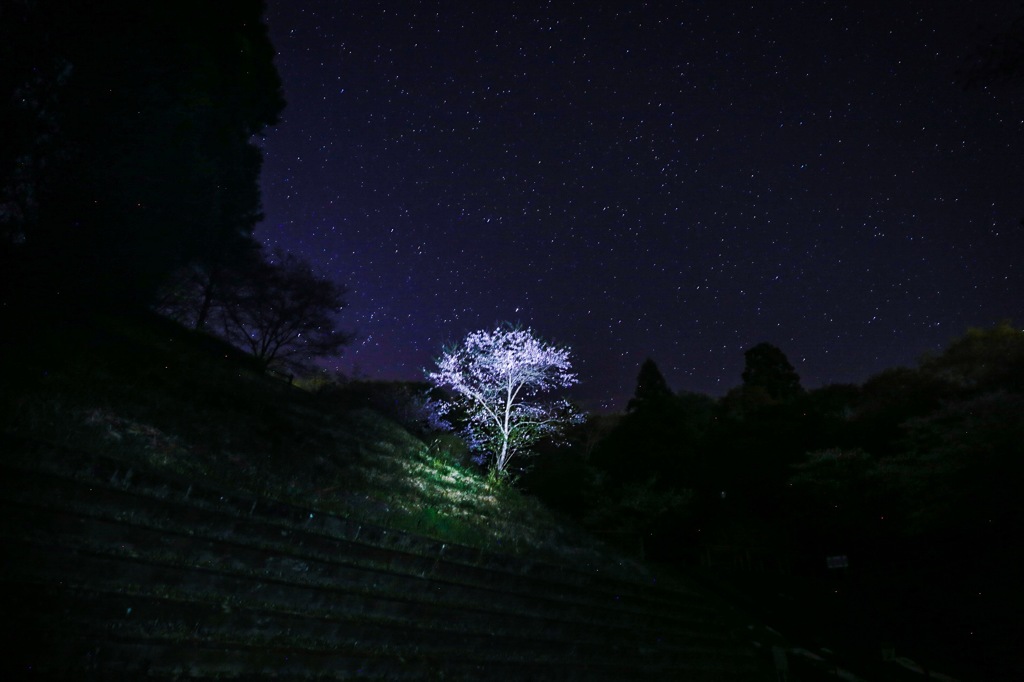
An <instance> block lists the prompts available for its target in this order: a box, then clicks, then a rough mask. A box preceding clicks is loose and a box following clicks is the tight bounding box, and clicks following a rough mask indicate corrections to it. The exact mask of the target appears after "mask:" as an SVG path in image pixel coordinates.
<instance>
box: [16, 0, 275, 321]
mask: <svg viewBox="0 0 1024 682" xmlns="http://www.w3.org/2000/svg"><path fill="white" fill-rule="evenodd" d="M262 14H263V3H262V2H260V1H259V0H228V1H224V2H199V1H197V0H190V1H183V2H173V3H170V2H127V1H125V0H114V1H111V2H103V3H98V4H97V3H81V2H73V1H71V0H35V1H31V0H21V1H18V0H14V1H13V2H10V3H5V11H4V16H3V18H2V20H0V45H4V46H5V47H4V48H3V49H4V52H3V54H2V57H3V66H2V68H0V71H2V75H0V86H2V88H3V92H2V93H0V95H2V99H0V123H2V124H3V125H4V126H5V129H4V133H5V137H7V138H8V139H12V140H13V142H14V144H13V145H12V148H11V149H10V150H9V151H7V150H5V152H3V153H0V227H2V229H0V236H2V237H3V244H2V247H3V255H4V256H6V258H5V260H6V261H7V263H5V265H7V264H10V265H11V267H14V266H15V265H17V266H19V267H18V272H17V273H16V274H15V276H16V277H18V278H19V279H20V280H21V281H20V282H19V281H16V282H15V284H19V285H21V288H23V289H28V288H35V289H36V290H37V293H38V294H39V295H41V296H50V297H54V296H61V297H67V296H72V295H73V296H74V298H75V299H76V301H78V302H79V303H81V302H83V301H90V300H101V299H104V298H110V299H115V300H125V299H129V300H132V301H133V302H136V303H138V302H144V301H145V300H146V299H148V297H149V296H150V295H151V294H152V293H153V291H154V290H155V289H156V287H157V286H159V285H160V283H161V282H162V280H163V279H164V278H165V277H166V276H167V275H168V274H169V273H170V272H171V271H173V270H174V269H176V268H177V267H180V266H181V265H183V264H185V263H194V262H199V263H205V264H215V263H217V262H218V261H219V260H220V259H221V258H222V257H223V256H224V254H226V253H228V252H230V251H231V250H232V249H235V248H237V247H238V246H239V245H240V244H242V243H244V242H245V241H246V240H247V239H249V237H250V235H251V232H252V229H253V226H254V225H255V223H256V221H257V220H258V219H259V218H260V198H259V188H258V184H257V181H258V176H259V171H260V165H261V155H260V152H259V150H258V148H257V147H256V146H255V145H254V144H253V141H252V138H253V136H254V135H256V134H259V133H260V132H261V131H262V130H263V129H264V128H265V127H266V126H268V125H272V124H274V123H276V121H277V119H278V115H279V113H280V111H281V109H282V107H283V106H284V102H283V99H282V96H281V83H280V79H279V77H278V74H277V71H276V69H275V68H274V65H273V49H272V46H271V44H270V41H269V38H268V36H267V32H266V28H265V26H264V25H263V22H262ZM12 133H13V134H12ZM8 135H11V136H10V137H8Z"/></svg>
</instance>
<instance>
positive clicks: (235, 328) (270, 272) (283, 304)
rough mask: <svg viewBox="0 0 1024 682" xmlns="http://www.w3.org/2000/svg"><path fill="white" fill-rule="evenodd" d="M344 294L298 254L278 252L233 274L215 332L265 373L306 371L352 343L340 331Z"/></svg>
mask: <svg viewBox="0 0 1024 682" xmlns="http://www.w3.org/2000/svg"><path fill="white" fill-rule="evenodd" d="M345 293H346V292H345V289H344V288H342V287H340V286H339V285H337V284H335V283H334V282H332V281H331V280H329V279H326V278H323V277H318V276H317V275H316V274H315V273H314V272H313V271H312V269H311V268H310V266H309V265H308V264H307V263H305V262H304V261H302V260H301V259H299V258H298V257H297V256H293V255H291V254H287V253H283V252H279V253H277V254H276V255H275V258H274V262H268V261H264V260H262V259H257V260H254V261H252V262H250V263H249V266H248V267H246V268H245V269H241V270H236V271H233V272H232V273H231V281H230V282H228V283H227V284H226V286H224V287H223V290H222V292H221V295H222V297H223V301H222V302H221V305H220V306H219V307H218V309H217V312H216V321H215V324H216V329H217V332H218V333H219V334H220V335H221V336H223V338H225V339H227V340H228V341H230V342H231V343H232V344H234V345H235V346H236V347H238V348H242V349H244V350H246V351H248V352H249V353H250V354H251V355H252V356H253V358H255V359H256V361H257V362H258V363H259V364H260V366H262V367H263V368H264V369H269V368H274V369H277V370H279V371H284V372H292V373H294V372H299V371H302V370H308V369H309V368H310V365H311V362H312V361H313V359H315V358H318V357H330V356H334V355H337V354H338V353H340V352H341V349H342V348H343V347H344V346H346V345H347V344H348V343H350V342H351V340H352V335H351V334H348V333H346V332H342V331H339V330H338V329H337V326H338V322H337V319H336V316H337V314H338V313H339V312H340V311H341V310H342V308H343V307H344V306H345Z"/></svg>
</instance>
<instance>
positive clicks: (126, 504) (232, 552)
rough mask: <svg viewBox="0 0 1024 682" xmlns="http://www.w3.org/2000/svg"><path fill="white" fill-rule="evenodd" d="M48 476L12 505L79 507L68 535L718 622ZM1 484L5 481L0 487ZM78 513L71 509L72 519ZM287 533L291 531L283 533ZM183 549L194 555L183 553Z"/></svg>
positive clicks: (191, 558) (312, 573) (691, 606)
mask: <svg viewBox="0 0 1024 682" xmlns="http://www.w3.org/2000/svg"><path fill="white" fill-rule="evenodd" d="M4 480H8V479H6V478H5V479H4ZM48 483H52V481H47V480H41V479H40V477H37V476H34V475H25V476H21V477H19V481H18V485H17V489H15V490H8V491H7V492H6V497H8V499H11V500H13V501H19V502H20V504H22V505H27V508H26V510H25V511H24V512H22V513H20V514H19V512H18V511H17V510H11V511H10V512H9V514H11V515H14V516H15V517H16V516H19V515H20V516H22V517H26V521H30V520H31V519H32V518H34V517H38V516H40V515H41V514H42V513H45V512H51V513H57V512H60V511H69V512H72V513H73V514H75V515H77V516H78V519H79V525H82V524H85V523H86V522H88V523H89V526H88V527H82V528H78V529H76V530H75V531H74V532H73V533H71V535H74V536H79V537H88V538H90V539H93V541H94V542H98V543H100V544H102V545H105V546H111V547H116V546H121V547H128V548H131V549H132V551H135V552H137V553H138V552H148V553H149V554H150V555H152V553H153V552H156V553H158V554H160V555H168V554H170V555H178V556H180V557H181V559H182V560H185V561H188V562H191V563H192V564H196V565H226V566H227V567H230V568H231V569H232V570H237V571H247V572H260V573H264V572H265V573H268V574H270V575H280V574H296V573H298V574H300V576H301V578H302V579H303V580H307V581H316V580H318V579H319V580H321V581H322V580H335V579H338V578H340V577H344V578H345V579H347V580H348V581H350V582H353V583H357V584H372V585H374V586H377V585H381V586H382V587H383V588H385V589H390V590H391V591H393V592H396V593H404V592H409V591H413V592H416V591H419V590H422V589H423V587H424V580H423V579H424V577H430V578H431V586H432V587H433V588H434V589H435V590H440V589H442V588H444V589H447V590H448V592H449V593H452V594H455V595H457V598H460V599H461V600H462V601H467V602H479V601H490V600H494V599H501V600H502V601H503V602H506V603H508V604H509V606H510V608H518V609H523V608H533V609H535V610H537V609H539V610H542V611H544V610H548V611H553V612H561V611H565V610H570V611H572V612H573V613H577V612H578V617H583V618H588V619H592V620H600V619H602V618H604V617H606V616H607V614H606V613H604V611H606V610H609V609H612V610H615V611H616V612H617V617H619V618H622V619H625V620H626V621H627V622H635V623H637V624H639V622H640V621H639V619H643V620H644V621H648V620H651V619H653V620H654V622H655V624H656V625H657V626H658V627H663V628H664V627H669V628H673V627H674V628H678V627H680V626H681V625H690V626H691V629H692V628H693V627H694V626H699V627H707V626H709V625H711V624H712V623H713V622H714V619H713V613H712V612H710V611H709V609H708V607H706V606H704V605H702V604H700V603H699V602H697V601H696V600H694V599H693V598H691V599H690V602H689V603H688V604H686V605H682V604H678V603H677V604H664V603H661V604H660V603H658V602H655V601H653V600H649V599H643V598H635V597H634V598H628V597H627V598H623V596H622V595H621V594H619V593H615V592H590V591H587V590H585V589H583V588H581V587H577V586H571V585H566V584H564V583H549V582H547V581H545V580H543V578H542V577H540V576H522V575H516V574H507V573H503V572H496V571H494V570H493V569H482V568H477V567H471V566H465V565H460V564H452V563H450V562H448V561H446V560H445V559H444V558H440V557H435V558H425V557H422V556H420V555H412V554H409V553H406V552H399V551H394V550H391V551H388V550H381V549H379V548H375V547H367V546H366V545H363V544H360V543H349V542H347V541H338V540H336V539H334V538H331V537H325V536H323V535H320V534H318V533H314V532H309V531H306V530H304V529H301V528H300V529H292V530H287V531H282V530H281V528H280V527H279V526H277V525H273V526H268V524H266V523H265V522H263V520H261V519H259V518H255V519H253V518H248V517H242V518H239V517H238V516H236V515H234V514H231V513H227V514H224V513H222V512H219V511H214V510H203V509H196V508H195V507H193V506H191V505H190V504H187V503H186V504H180V503H177V502H175V501H171V500H167V499H158V500H148V499H146V498H140V497H138V496H136V495H134V494H132V493H131V492H128V491H123V490H118V489H111V488H102V487H97V486H95V485H94V486H93V487H89V486H88V485H86V484H82V483H74V482H68V481H57V483H58V485H47V484H48ZM3 487H4V484H3V483H0V489H2V488H3ZM47 493H48V495H49V496H47ZM73 521H74V519H72V518H68V519H67V520H66V521H65V526H67V525H69V524H71V523H73ZM104 521H106V522H104ZM15 527H17V526H15ZM51 532H52V531H51ZM282 532H285V533H286V535H283V536H282ZM69 539H71V538H69ZM185 549H187V550H188V554H185V555H182V554H181V552H183V551H184V550H185ZM368 550H369V551H368ZM367 551H368V552H367ZM367 553H369V555H370V556H367ZM228 560H230V563H228ZM587 614H589V615H587Z"/></svg>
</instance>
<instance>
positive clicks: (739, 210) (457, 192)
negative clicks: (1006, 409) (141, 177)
mask: <svg viewBox="0 0 1024 682" xmlns="http://www.w3.org/2000/svg"><path fill="white" fill-rule="evenodd" d="M751 5H753V6H751ZM1019 10H1020V7H1019V3H1018V2H1009V1H994V0H988V1H978V2H963V1H962V0H957V1H954V2H950V1H946V0H893V1H892V2H881V1H878V2H851V3H838V2H831V1H828V0H820V1H816V2H815V1H809V2H759V3H750V2H747V3H738V2H730V1H728V0H723V1H714V2H712V1H697V0H690V1H682V0H677V1H668V2H657V1H652V2H640V1H638V0H637V1H633V2H626V1H620V2H590V1H582V2H542V1H537V0H533V1H515V0H513V1H509V2H502V3H484V2H476V1H472V0H466V1H464V2H413V1H407V2H402V1H395V2H370V1H358V0H355V1H351V2H341V1H338V0H334V1H331V0H312V1H309V0H307V1H304V2H285V1H284V0H269V2H268V13H267V23H268V26H269V29H270V34H271V39H272V40H273V42H274V45H275V47H276V49H277V60H276V64H277V67H278V69H279V71H280V73H281V76H282V78H283V80H284V89H285V97H286V99H287V101H288V107H287V109H286V110H285V112H284V116H283V119H282V122H281V123H280V125H278V126H277V127H276V128H274V129H272V130H269V131H267V133H266V136H265V140H264V141H263V143H262V146H263V149H264V152H265V157H266V161H265V165H264V169H263V177H262V186H263V201H264V209H265V213H266V220H265V222H264V223H263V224H262V225H260V226H259V227H258V229H257V237H258V238H259V239H260V241H261V242H263V243H264V244H266V245H267V246H280V247H284V248H286V249H288V250H291V251H294V252H296V253H298V254H300V255H302V256H303V257H305V258H308V259H309V260H311V261H312V262H313V263H314V265H315V267H316V268H317V269H318V271H319V272H320V273H322V274H325V275H328V276H330V277H332V278H334V279H336V280H337V281H338V282H340V283H342V284H344V285H346V286H348V287H349V288H350V295H349V305H348V307H347V309H346V311H345V313H344V315H343V317H342V318H341V319H342V325H343V326H344V327H346V328H349V329H354V330H355V331H357V332H358V333H359V335H360V337H359V340H358V341H357V342H356V343H354V344H353V345H352V346H351V347H350V348H349V349H347V351H346V353H345V356H344V357H343V358H342V360H341V362H340V365H339V368H340V369H341V370H342V371H344V372H346V373H348V374H350V375H351V374H355V375H358V376H363V377H366V378H380V379H414V380H419V379H422V378H423V369H424V368H427V367H430V366H431V365H432V361H433V359H434V358H435V357H437V355H438V354H439V352H440V350H441V348H442V346H443V345H444V344H446V343H451V342H455V341H458V340H459V339H461V338H462V337H463V336H464V335H465V333H466V332H468V331H471V330H474V329H479V328H491V327H493V326H494V325H495V324H496V323H498V322H501V321H506V320H507V321H518V322H521V323H523V324H524V325H529V326H531V327H532V328H533V329H534V330H535V331H536V332H538V333H539V334H541V335H542V336H544V337H546V338H548V339H551V340H554V341H557V342H559V343H563V344H567V345H569V346H571V347H572V349H573V353H574V357H575V360H576V362H575V365H576V369H577V370H578V371H579V374H580V379H581V382H582V383H581V385H580V386H579V387H578V390H577V393H576V394H575V397H576V398H577V399H578V400H579V402H580V403H581V405H582V406H583V407H585V408H587V409H591V410H594V409H598V410H599V409H622V408H624V406H625V403H626V401H627V400H628V398H629V396H630V395H631V394H632V393H633V390H634V387H635V380H636V374H637V371H638V369H639V366H640V363H641V362H642V361H643V360H644V358H645V357H648V356H649V357H652V358H653V359H654V360H655V361H656V362H657V363H658V365H659V367H660V368H661V370H662V372H663V373H664V375H665V377H666V379H667V380H668V382H669V384H670V385H671V386H672V387H673V388H674V389H676V390H690V391H698V392H704V393H709V394H712V395H722V394H723V393H724V392H725V391H727V390H728V389H729V388H731V387H733V386H736V385H738V384H739V383H740V382H741V379H740V373H741V371H742V369H743V351H744V350H746V349H748V348H750V347H751V346H753V345H755V344H757V343H759V342H761V341H768V342H770V343H773V344H775V345H777V346H779V347H780V348H781V349H782V350H783V351H784V352H785V353H786V354H787V356H788V357H789V359H790V361H791V362H792V363H793V365H794V366H795V367H796V369H797V371H798V372H799V374H800V376H801V378H802V380H803V384H804V386H805V387H808V388H812V387H816V386H821V385H824V384H828V383H837V382H854V383H860V382H862V381H864V380H865V379H867V378H868V377H869V376H870V375H872V374H874V373H876V372H878V371H881V370H883V369H886V368H889V367H893V366H897V365H911V364H913V363H914V362H915V361H916V360H917V358H918V357H919V356H920V355H921V354H922V353H923V352H926V351H936V350H939V349H941V348H942V347H943V346H945V345H946V344H947V343H948V342H949V341H950V340H951V339H953V338H955V337H957V336H959V335H961V334H962V333H963V332H964V331H966V329H967V327H969V326H987V325H991V324H994V323H996V322H998V321H1000V320H1001V319H1005V318H1011V319H1013V320H1014V321H1016V322H1018V323H1019V322H1020V321H1021V320H1024V297H1022V296H1021V292H1022V290H1024V229H1022V228H1021V227H1020V224H1019V221H1020V219H1021V218H1022V217H1024V192H1022V187H1024V167H1022V166H1024V164H1022V160H1024V156H1022V152H1024V88H1022V87H1021V86H1019V85H1017V86H1013V85H997V84H992V85H988V86H986V87H976V88H970V89H968V88H965V87H964V83H965V81H966V71H967V65H968V64H969V59H968V58H969V56H970V55H971V54H972V53H974V52H976V51H977V50H978V49H979V48H980V47H981V46H982V45H984V44H986V43H988V42H990V40H991V38H992V35H993V33H994V32H995V31H998V30H999V29H1001V28H1005V27H1006V26H1007V25H1008V23H1009V21H1010V20H1012V19H1013V18H1015V17H1016V16H1017V15H1018V14H1019Z"/></svg>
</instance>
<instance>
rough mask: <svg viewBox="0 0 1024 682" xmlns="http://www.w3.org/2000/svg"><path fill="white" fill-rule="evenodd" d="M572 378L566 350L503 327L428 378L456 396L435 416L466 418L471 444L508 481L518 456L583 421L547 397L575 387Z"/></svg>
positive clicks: (469, 341) (448, 358)
mask: <svg viewBox="0 0 1024 682" xmlns="http://www.w3.org/2000/svg"><path fill="white" fill-rule="evenodd" d="M571 370H572V365H571V363H570V362H569V349H568V348H559V347H557V346H555V345H552V344H549V343H546V342H544V341H542V340H540V339H538V338H537V337H535V336H534V335H533V332H532V331H531V330H530V329H519V328H515V327H510V326H503V327H498V328H497V329H495V330H494V331H475V332H472V333H470V334H469V335H468V336H467V337H466V338H465V339H464V340H463V342H462V343H461V345H459V346H457V347H455V348H453V349H451V350H449V351H447V352H445V353H444V355H442V357H441V358H440V359H439V360H438V361H437V371H435V372H430V373H428V375H427V376H428V378H429V379H430V380H431V381H432V382H433V383H434V384H435V385H436V386H437V387H439V388H442V389H446V390H447V392H449V393H450V394H452V395H453V397H452V399H451V400H441V401H437V402H435V403H434V404H433V408H434V410H435V412H436V413H437V414H438V415H440V416H442V417H448V416H451V415H453V414H459V415H465V419H466V421H467V424H466V427H465V429H464V430H463V434H464V435H465V436H466V439H467V442H468V443H469V445H470V446H471V447H473V448H476V449H480V450H483V451H484V452H486V453H487V454H488V456H489V457H490V458H492V464H491V466H492V468H493V470H494V471H495V472H498V473H502V472H505V471H506V470H507V469H506V467H507V466H508V463H509V460H511V459H512V457H514V456H515V455H516V454H519V453H523V452H524V451H526V450H527V449H528V448H529V447H530V446H531V445H532V444H534V443H536V442H537V441H538V440H540V439H541V438H544V437H547V436H554V435H557V434H558V433H560V432H561V430H562V428H563V427H565V426H567V425H569V424H574V423H578V422H580V421H582V419H583V416H582V415H581V414H579V413H578V412H577V411H576V410H575V409H574V408H573V407H572V405H570V404H569V402H568V401H566V400H553V401H552V400H544V399H543V398H542V397H541V394H544V393H547V392H548V391H551V390H554V389H558V388H566V387H569V386H572V385H573V384H575V383H577V379H576V375H575V374H574V373H573V372H572V371H571Z"/></svg>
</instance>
